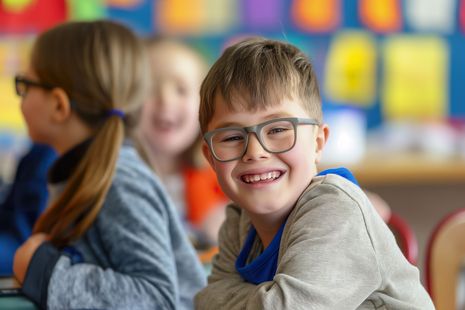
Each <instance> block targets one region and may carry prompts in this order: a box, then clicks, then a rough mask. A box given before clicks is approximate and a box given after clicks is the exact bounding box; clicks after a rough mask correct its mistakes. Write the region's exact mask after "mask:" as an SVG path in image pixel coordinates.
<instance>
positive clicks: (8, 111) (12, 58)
mask: <svg viewBox="0 0 465 310" xmlns="http://www.w3.org/2000/svg"><path fill="white" fill-rule="evenodd" d="M31 43H32V40H31V38H25V39H21V40H18V39H2V40H0V94H1V98H2V100H0V130H2V129H7V130H14V131H17V130H19V131H22V130H23V128H24V125H23V120H22V116H21V112H20V105H19V98H18V96H17V95H16V94H15V91H14V83H13V76H14V75H15V74H16V73H19V72H23V71H25V69H26V67H27V65H28V64H27V61H28V58H29V52H30V48H31Z"/></svg>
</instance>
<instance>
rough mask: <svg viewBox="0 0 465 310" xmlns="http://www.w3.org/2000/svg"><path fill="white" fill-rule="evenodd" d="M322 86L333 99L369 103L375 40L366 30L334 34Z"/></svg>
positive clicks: (372, 96) (373, 87)
mask: <svg viewBox="0 0 465 310" xmlns="http://www.w3.org/2000/svg"><path fill="white" fill-rule="evenodd" d="M324 86H325V87H324V90H325V92H326V95H327V96H328V98H329V99H331V100H332V101H334V102H335V103H343V104H352V105H361V106H368V105H371V104H373V103H374V101H375V96H376V42H375V39H374V38H373V37H372V36H371V35H370V34H368V33H365V32H344V33H340V34H338V35H337V36H335V37H334V39H333V42H332V44H331V47H330V49H329V53H328V58H327V61H326V70H325V85H324Z"/></svg>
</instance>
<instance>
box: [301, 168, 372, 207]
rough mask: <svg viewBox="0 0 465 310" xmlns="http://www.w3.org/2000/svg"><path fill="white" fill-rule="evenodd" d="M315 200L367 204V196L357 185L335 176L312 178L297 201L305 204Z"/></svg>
mask: <svg viewBox="0 0 465 310" xmlns="http://www.w3.org/2000/svg"><path fill="white" fill-rule="evenodd" d="M317 198H318V199H323V200H327V199H329V200H331V201H341V200H342V201H347V202H348V201H352V202H354V203H357V204H361V205H364V204H366V203H369V201H368V198H367V196H366V195H365V193H364V192H363V191H362V189H361V188H360V187H359V186H358V185H356V184H354V183H352V182H351V181H349V180H347V179H345V178H343V177H341V176H339V175H336V174H328V175H324V176H316V177H314V178H313V180H312V183H311V184H310V185H309V186H308V187H307V189H306V190H305V191H304V193H303V194H302V196H301V198H300V199H299V200H301V201H302V202H306V201H309V200H313V199H317Z"/></svg>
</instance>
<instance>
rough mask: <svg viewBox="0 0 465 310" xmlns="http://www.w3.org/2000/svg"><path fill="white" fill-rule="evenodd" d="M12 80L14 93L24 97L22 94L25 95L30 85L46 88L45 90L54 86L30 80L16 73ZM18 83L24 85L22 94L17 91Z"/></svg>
mask: <svg viewBox="0 0 465 310" xmlns="http://www.w3.org/2000/svg"><path fill="white" fill-rule="evenodd" d="M14 82H15V91H16V94H17V95H18V96H19V97H21V98H24V96H26V94H27V88H28V87H31V86H33V87H39V88H43V89H46V90H52V89H53V88H55V86H52V85H50V84H47V83H42V82H38V81H33V80H30V79H28V78H26V77H24V76H21V75H16V76H15V78H14ZM19 83H23V84H24V85H25V86H26V92H25V93H23V94H21V92H20V91H19V88H18V84H19Z"/></svg>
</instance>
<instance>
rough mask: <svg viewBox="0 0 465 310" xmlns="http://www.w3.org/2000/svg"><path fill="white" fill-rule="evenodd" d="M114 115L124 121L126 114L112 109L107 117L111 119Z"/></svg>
mask: <svg viewBox="0 0 465 310" xmlns="http://www.w3.org/2000/svg"><path fill="white" fill-rule="evenodd" d="M113 115H116V116H118V117H119V118H121V119H123V118H124V115H125V114H124V112H123V111H121V110H118V109H111V110H110V111H108V113H107V117H110V116H113Z"/></svg>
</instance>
